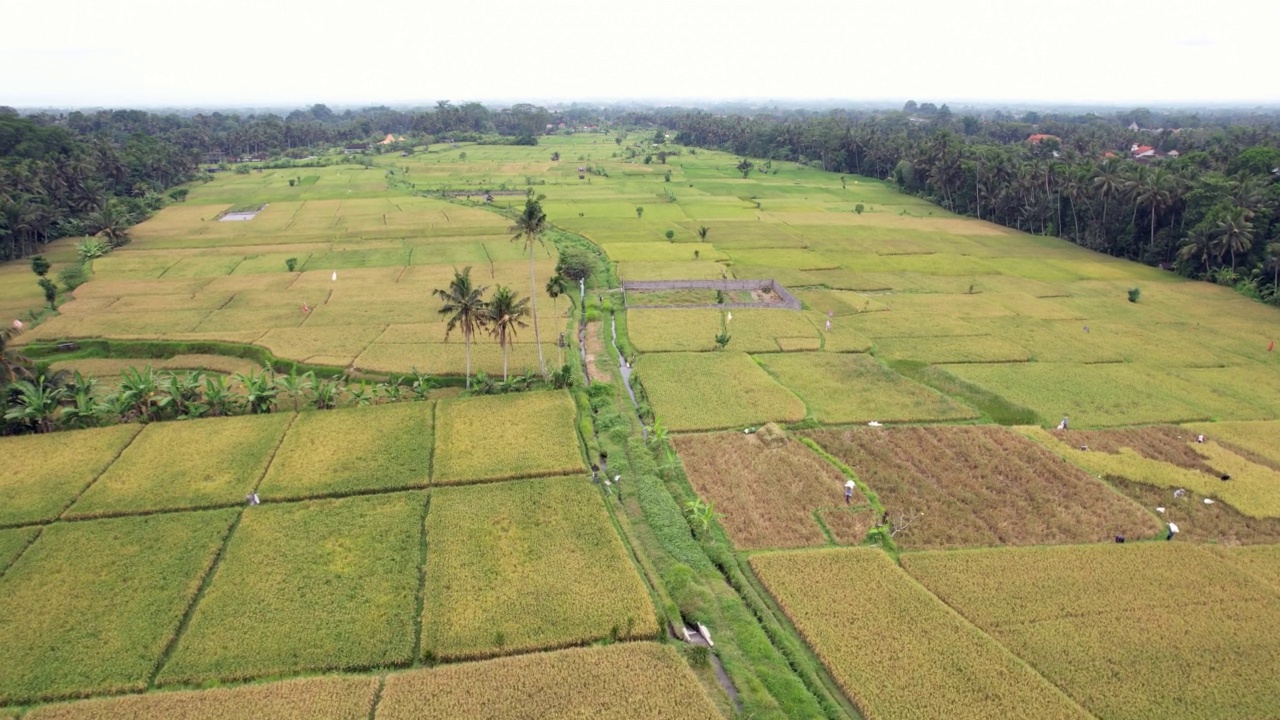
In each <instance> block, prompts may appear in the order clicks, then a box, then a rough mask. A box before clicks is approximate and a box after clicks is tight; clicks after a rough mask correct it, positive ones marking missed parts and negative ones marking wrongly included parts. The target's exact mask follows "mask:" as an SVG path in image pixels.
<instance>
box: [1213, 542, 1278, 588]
mask: <svg viewBox="0 0 1280 720" xmlns="http://www.w3.org/2000/svg"><path fill="white" fill-rule="evenodd" d="M1215 551H1216V552H1217V554H1218V557H1221V558H1225V559H1226V560H1227V562H1229V563H1231V564H1232V565H1235V566H1236V567H1238V568H1240V569H1241V570H1244V571H1245V572H1247V573H1249V574H1250V575H1252V576H1254V577H1256V578H1258V579H1259V580H1262V581H1263V582H1266V583H1268V584H1270V585H1271V586H1272V587H1273V588H1275V589H1276V590H1277V591H1280V545H1255V546H1252V547H1232V548H1215Z"/></svg>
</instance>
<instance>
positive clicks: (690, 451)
mask: <svg viewBox="0 0 1280 720" xmlns="http://www.w3.org/2000/svg"><path fill="white" fill-rule="evenodd" d="M674 444H675V448H676V450H677V451H679V453H680V458H681V460H682V461H683V463H684V470H685V473H686V474H687V475H688V476H689V482H690V483H692V485H693V489H694V490H695V491H697V493H698V495H699V496H701V497H702V498H703V499H705V500H707V501H709V502H711V503H713V504H714V506H715V510H716V512H719V513H721V514H723V517H722V518H721V519H720V524H721V525H722V526H723V527H724V529H725V532H727V533H728V535H729V538H730V539H731V540H732V541H733V544H734V546H735V547H737V548H739V549H744V550H745V549H757V548H791V547H804V546H806V545H826V544H828V543H829V540H828V538H827V536H826V534H825V533H823V531H822V526H821V525H819V524H818V520H817V517H816V513H817V512H819V511H821V510H823V509H836V508H841V509H843V507H844V505H845V500H844V483H845V481H846V480H847V478H845V477H844V476H843V475H841V474H840V471H839V470H837V469H836V468H835V467H834V466H832V465H831V464H830V463H828V462H826V461H825V460H823V459H822V458H820V457H819V456H818V455H817V454H815V453H814V452H813V451H812V450H810V449H809V448H808V447H805V445H804V444H802V443H801V442H799V441H798V440H796V439H794V438H788V439H787V440H786V441H785V442H784V443H783V444H781V445H779V446H766V445H765V444H764V443H763V442H761V440H760V438H759V437H758V436H756V435H746V434H743V433H741V432H736V433H717V434H707V435H704V434H697V435H680V436H677V437H676V439H675V443H674ZM852 504H853V505H859V506H861V505H865V504H866V498H865V497H863V495H862V493H861V492H858V491H856V490H855V492H854V497H853V503H852ZM824 517H825V516H824ZM852 519H853V518H852V516H850V517H848V518H841V517H838V516H837V517H835V521H836V522H837V523H840V521H842V520H843V521H846V522H845V523H844V524H841V525H840V528H841V529H842V530H843V529H851V528H848V527H847V526H848V522H847V521H849V520H852ZM828 527H830V526H828ZM833 532H834V531H833ZM865 534H866V532H865V531H864V532H863V535H865ZM836 539H837V541H838V542H841V543H842V544H848V545H857V544H858V543H860V542H861V541H862V536H858V537H848V536H845V537H837V538H836Z"/></svg>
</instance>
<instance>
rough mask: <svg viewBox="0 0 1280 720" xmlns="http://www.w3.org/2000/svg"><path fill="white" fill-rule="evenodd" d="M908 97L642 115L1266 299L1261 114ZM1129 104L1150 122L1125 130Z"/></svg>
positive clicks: (754, 153)
mask: <svg viewBox="0 0 1280 720" xmlns="http://www.w3.org/2000/svg"><path fill="white" fill-rule="evenodd" d="M912 105H914V103H910V104H909V106H908V108H905V109H904V111H902V112H896V111H895V112H879V113H850V112H830V113H824V114H812V113H784V114H781V115H776V114H775V115H770V114H765V115H756V116H745V115H720V116H718V115H712V114H710V113H705V112H686V113H683V114H679V115H667V116H664V117H658V118H655V121H656V122H658V123H660V124H663V125H665V126H667V127H670V128H672V129H674V130H676V131H677V135H676V140H677V141H678V142H680V143H682V144H686V145H693V146H698V147H706V148H712V149H719V150H726V151H729V152H733V153H736V154H739V155H741V156H744V157H747V156H751V157H758V158H770V159H775V160H791V161H797V162H801V163H805V164H809V165H812V166H815V167H820V168H822V169H825V170H829V171H833V172H838V173H851V174H859V175H865V176H871V177H876V178H881V179H886V180H889V181H891V182H893V183H894V184H896V185H897V186H898V188H899V189H901V190H902V191H903V192H907V193H911V194H914V195H918V196H921V197H924V198H926V199H928V200H931V201H933V202H935V203H937V204H938V205H941V206H942V207H944V208H946V209H948V210H951V211H953V212H956V213H959V214H962V215H969V216H972V217H977V218H981V219H983V220H990V221H992V222H995V223H999V224H1001V225H1004V226H1007V227H1011V228H1015V229H1018V230H1023V231H1026V232H1030V233H1037V234H1043V235H1054V236H1058V237H1062V238H1065V239H1067V240H1070V241H1071V242H1074V243H1076V244H1079V245H1082V246H1085V247H1088V248H1091V249H1093V250H1097V251H1099V252H1104V253H1108V254H1110V255H1115V256H1118V257H1124V258H1128V259H1131V260H1137V261H1140V262H1145V263H1147V264H1150V265H1158V266H1162V267H1166V268H1169V269H1175V270H1177V271H1179V272H1181V273H1183V274H1185V275H1187V276H1192V277H1200V278H1205V279H1209V280H1211V281H1214V282H1219V283H1222V284H1226V285H1231V286H1233V287H1236V288H1237V289H1238V290H1240V291H1241V292H1243V293H1245V294H1247V295H1250V296H1252V297H1255V298H1258V299H1262V300H1266V301H1268V302H1271V303H1280V294H1278V292H1277V289H1278V287H1280V149H1277V148H1278V146H1280V135H1278V134H1276V132H1275V131H1274V129H1273V124H1272V123H1273V121H1274V120H1275V118H1273V117H1270V116H1262V117H1258V116H1250V115H1245V116H1227V117H1226V118H1225V119H1222V120H1219V121H1214V122H1208V123H1206V122H1201V121H1199V120H1198V118H1196V117H1194V116H1190V117H1188V116H1181V117H1178V116H1169V115H1166V116H1159V115H1156V114H1153V113H1151V112H1150V111H1141V112H1139V113H1134V112H1131V113H1118V114H1116V115H1113V116H1111V117H1101V116H1098V115H1082V116H1053V115H1047V116H1046V115H1040V114H1039V113H1027V114H1026V115H1024V116H1023V117H1021V118H1015V117H1013V116H1010V115H1008V114H1002V113H996V114H993V115H990V116H985V117H978V116H974V115H966V116H963V117H961V118H959V119H957V118H956V117H955V116H954V114H952V113H951V112H950V111H949V109H947V108H946V106H945V105H944V106H942V108H937V109H933V111H932V112H930V111H928V110H926V111H925V112H923V113H922V112H921V111H920V107H922V106H916V107H911V106H912ZM1135 115H1136V116H1138V117H1140V118H1141V119H1142V120H1143V121H1144V122H1146V123H1148V124H1157V123H1158V124H1160V125H1161V127H1159V128H1149V129H1143V128H1142V127H1141V126H1140V125H1139V127H1138V129H1133V127H1132V126H1133V125H1138V122H1137V120H1134V119H1131V118H1133V117H1135ZM1183 124H1187V126H1186V127H1182V126H1181V125H1183ZM1174 125H1178V127H1175V126H1174ZM1135 146H1138V148H1139V150H1138V152H1135V151H1134V147H1135ZM1138 154H1144V155H1145V156H1144V157H1137V158H1135V155H1138ZM739 170H741V168H739Z"/></svg>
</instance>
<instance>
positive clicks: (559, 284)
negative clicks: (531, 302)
mask: <svg viewBox="0 0 1280 720" xmlns="http://www.w3.org/2000/svg"><path fill="white" fill-rule="evenodd" d="M546 290H547V294H548V295H550V296H551V314H552V315H555V316H556V317H557V318H559V317H560V313H559V311H558V310H557V309H556V299H557V298H559V297H560V296H561V295H564V294H565V293H567V292H569V278H567V277H565V276H564V275H561V274H560V273H556V274H555V275H552V276H551V277H550V278H548V279H547V287H546ZM557 322H559V321H557ZM560 327H563V325H561V326H560ZM556 357H557V358H559V365H557V367H560V366H563V365H564V348H562V347H560V343H559V342H557V343H556Z"/></svg>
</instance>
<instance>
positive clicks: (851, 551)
mask: <svg viewBox="0 0 1280 720" xmlns="http://www.w3.org/2000/svg"><path fill="white" fill-rule="evenodd" d="M750 562H751V567H752V569H753V570H754V571H755V573H756V575H757V576H759V578H760V580H761V581H762V582H763V583H764V585H765V588H766V589H767V590H768V591H769V594H770V595H772V596H773V598H774V599H775V600H776V601H777V603H778V605H780V606H781V607H782V610H783V612H785V613H786V615H787V617H788V618H790V619H791V622H792V623H794V625H795V626H796V629H797V630H798V631H799V632H800V635H801V636H802V637H803V638H804V639H805V640H806V641H807V642H808V644H809V646H810V647H811V648H813V650H814V652H815V653H817V655H818V658H819V659H820V660H821V661H822V663H823V665H825V666H826V668H827V670H828V671H829V672H830V673H831V674H832V676H834V678H835V680H836V683H837V684H838V685H839V686H840V688H841V689H842V690H843V691H844V693H845V694H846V695H847V696H848V697H849V698H850V699H851V700H853V702H854V704H856V705H857V706H858V710H859V711H860V712H861V713H862V714H863V716H864V717H867V718H891V717H913V718H989V717H1019V716H1021V715H1022V714H1024V713H1025V712H1026V711H1027V709H1028V708H1035V713H1036V717H1040V718H1085V717H1088V715H1087V714H1086V713H1085V712H1083V711H1082V710H1081V709H1080V708H1079V707H1078V706H1077V705H1075V704H1074V703H1073V702H1072V701H1071V700H1070V699H1068V698H1067V697H1066V696H1065V695H1063V694H1062V693H1061V692H1060V691H1059V690H1058V689H1057V688H1055V687H1054V686H1053V685H1051V684H1049V683H1048V682H1046V681H1045V679H1044V678H1042V677H1041V676H1040V675H1038V674H1036V673H1035V672H1034V671H1033V670H1031V669H1030V668H1028V667H1027V666H1026V665H1025V664H1023V663H1022V662H1021V661H1020V660H1018V659H1017V658H1016V657H1014V656H1013V655H1012V654H1011V653H1010V652H1009V651H1008V650H1006V649H1005V648H1003V647H1001V646H1000V644H999V643H997V642H996V641H994V640H992V639H991V638H990V637H988V636H987V635H985V634H983V633H982V632H981V631H979V630H978V629H977V628H975V627H974V626H973V625H971V624H969V623H968V622H966V621H965V620H964V619H963V618H961V617H960V616H958V615H956V613H955V612H953V611H952V610H951V609H949V608H948V607H947V606H946V605H944V604H942V603H941V602H939V601H938V599H937V598H935V597H934V596H933V595H930V594H929V592H928V591H926V590H925V589H924V588H923V587H921V586H920V585H919V584H918V583H916V582H915V581H913V580H912V579H911V578H910V577H908V576H907V574H906V573H904V572H903V571H902V570H900V569H898V568H897V567H896V566H895V565H894V563H893V560H892V559H891V558H890V557H889V556H888V555H887V554H885V553H884V552H882V551H880V550H877V549H869V548H840V549H829V550H802V551H786V552H777V553H761V554H756V555H752V556H751V560H750Z"/></svg>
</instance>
